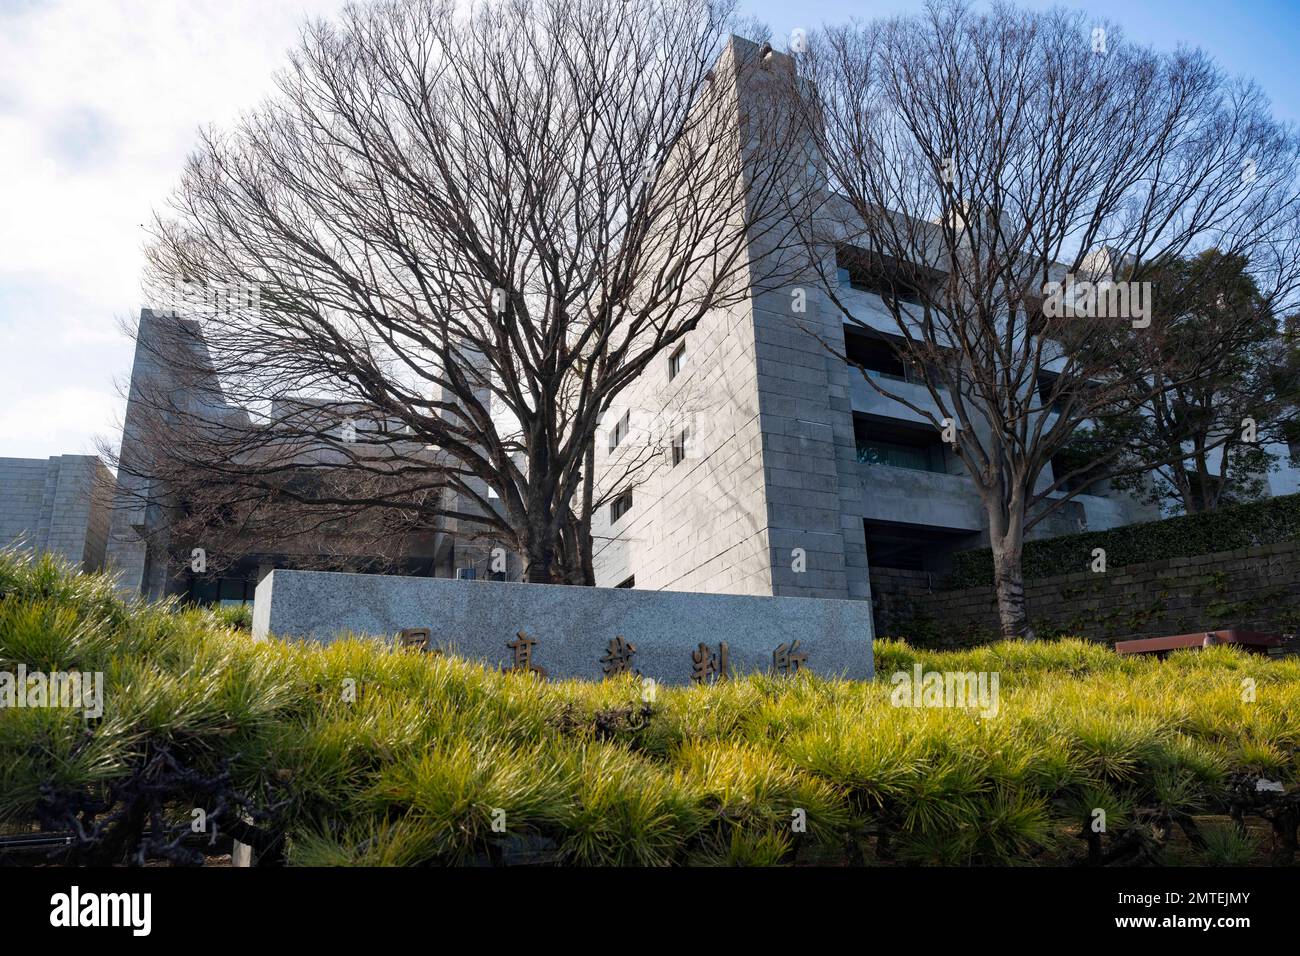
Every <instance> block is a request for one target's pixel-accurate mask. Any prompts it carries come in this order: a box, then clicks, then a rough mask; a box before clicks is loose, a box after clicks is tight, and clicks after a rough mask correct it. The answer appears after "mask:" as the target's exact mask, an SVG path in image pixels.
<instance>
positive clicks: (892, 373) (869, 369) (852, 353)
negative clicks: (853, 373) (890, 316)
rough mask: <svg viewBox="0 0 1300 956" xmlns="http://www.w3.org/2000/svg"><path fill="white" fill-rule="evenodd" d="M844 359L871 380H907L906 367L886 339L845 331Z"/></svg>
mask: <svg viewBox="0 0 1300 956" xmlns="http://www.w3.org/2000/svg"><path fill="white" fill-rule="evenodd" d="M844 357H845V358H847V359H848V360H849V361H850V362H852V363H853V364H854V365H856V366H858V367H859V368H861V369H862V370H863V371H864V372H866V373H867V374H868V375H870V376H871V377H872V378H888V379H893V380H894V381H896V382H906V381H907V380H908V374H907V366H906V365H905V364H904V363H903V360H902V359H901V358H899V355H898V351H897V350H896V349H895V348H894V346H893V345H892V344H890V342H889V340H888V339H884V338H880V337H878V336H875V335H864V334H862V333H859V332H853V331H850V330H849V329H845V330H844Z"/></svg>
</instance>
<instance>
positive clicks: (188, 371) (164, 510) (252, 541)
mask: <svg viewBox="0 0 1300 956" xmlns="http://www.w3.org/2000/svg"><path fill="white" fill-rule="evenodd" d="M176 350H181V351H180V352H177V351H176ZM169 355H181V356H182V359H183V360H182V361H178V362H172V361H169V359H168V356H169ZM182 367H183V369H184V371H183V372H182V371H179V369H180V368H182ZM204 368H207V369H208V370H209V371H210V370H211V363H210V361H208V360H207V346H206V343H205V342H204V340H203V338H202V335H201V334H200V331H199V326H198V325H197V323H194V322H192V321H189V320H186V319H183V318H177V317H175V316H169V315H163V314H158V313H155V312H154V311H152V310H150V309H144V310H142V311H141V314H140V321H139V325H138V329H137V336H136V351H135V359H134V363H133V365H132V370H131V380H130V388H129V392H128V397H127V407H126V416H125V420H124V423H123V432H122V444H121V448H120V451H119V455H118V457H119V461H120V467H119V469H118V472H119V474H118V482H117V489H116V493H115V496H114V500H113V506H112V509H111V532H110V533H109V535H108V546H107V564H108V566H109V567H110V568H112V569H113V570H114V571H115V572H116V573H117V574H119V575H120V584H121V587H122V590H123V591H124V592H126V593H131V594H141V595H143V596H145V597H147V598H150V599H156V598H159V597H163V596H166V595H177V596H181V597H184V598H187V599H190V600H194V601H197V602H199V603H204V604H208V603H221V604H244V603H251V602H252V600H253V592H254V590H255V589H256V586H257V582H258V581H259V580H261V579H262V578H263V577H265V575H266V574H267V573H268V572H270V571H271V570H274V569H276V568H308V569H311V568H322V567H324V568H327V569H331V570H354V571H366V570H383V571H388V572H390V573H400V574H411V575H420V576H425V577H460V578H481V579H484V580H489V579H498V580H510V581H516V580H519V577H520V565H519V561H518V558H517V556H515V555H513V554H509V553H505V552H502V553H501V554H500V555H493V553H492V551H493V549H492V546H491V545H490V543H484V542H482V541H472V540H468V538H467V535H466V534H465V533H464V532H463V531H462V530H461V529H460V528H458V527H457V526H456V523H455V521H454V520H451V519H445V518H440V519H437V520H436V522H435V523H434V524H432V525H431V526H430V527H428V528H427V530H424V531H419V532H417V533H413V534H410V535H407V536H406V537H405V538H403V540H402V546H403V550H402V552H401V554H400V555H398V556H397V560H396V561H385V562H383V563H382V564H380V563H379V562H378V561H377V560H376V555H375V554H374V553H373V552H369V551H367V550H366V549H365V548H364V547H363V546H362V547H359V546H358V544H357V542H356V541H355V540H353V539H352V538H350V537H349V535H348V534H347V533H346V532H347V529H346V528H342V529H340V530H339V532H338V533H331V532H330V531H328V530H312V531H310V532H308V533H303V534H298V535H292V534H285V533H284V532H283V529H277V531H276V532H274V533H268V534H262V535H259V534H258V531H257V529H256V528H252V529H250V530H249V532H248V533H247V534H245V535H241V536H240V537H239V538H238V539H237V540H236V539H222V538H221V537H220V536H219V535H218V534H215V533H214V534H213V535H212V536H210V537H209V536H206V535H203V534H200V535H199V536H198V537H193V536H191V537H189V538H186V539H185V540H180V537H179V536H178V534H177V533H176V532H175V530H174V529H175V527H176V525H177V522H176V521H175V517H176V515H175V509H176V508H178V507H184V503H183V502H175V501H172V500H171V497H170V496H169V489H167V488H161V487H156V486H152V485H151V484H150V482H149V481H146V480H145V479H142V478H141V477H140V476H141V475H152V474H156V473H157V469H155V468H152V467H151V466H150V463H149V458H150V455H151V452H152V449H151V445H152V443H154V442H156V441H157V440H158V435H159V431H158V429H157V427H156V423H155V421H154V419H155V418H156V415H157V412H158V410H159V402H158V400H157V396H159V395H166V396H167V398H168V401H169V402H175V403H176V407H177V408H183V409H186V410H188V411H190V412H193V413H195V415H196V417H200V418H202V419H205V420H209V421H222V420H224V419H233V420H236V421H237V424H238V425H239V427H241V428H245V429H250V421H249V418H248V413H247V412H245V411H244V410H242V409H237V408H235V407H233V406H231V405H230V404H229V403H228V402H227V400H226V397H225V395H224V393H223V391H222V387H221V383H220V381H219V380H218V379H217V377H216V375H215V374H204V372H203V369H204ZM196 370H198V373H197V374H196ZM290 405H291V406H292V407H288V406H290ZM313 407H314V403H313V400H311V399H306V398H303V399H292V400H287V401H286V402H282V403H281V404H280V405H277V406H274V407H273V408H272V410H271V415H270V418H271V419H272V420H273V421H274V420H281V419H284V418H285V417H292V416H311V415H312V414H313ZM322 414H330V415H333V416H334V418H333V419H332V420H331V421H329V422H325V423H322V427H323V428H326V429H334V430H335V432H338V431H341V430H343V429H349V428H350V429H352V431H353V433H354V434H355V436H356V441H357V443H358V447H361V446H363V445H365V443H366V434H367V432H368V431H370V430H372V429H373V430H376V431H381V430H385V429H386V428H388V423H384V422H373V421H368V420H367V418H366V415H365V413H364V412H362V411H357V412H356V414H355V415H349V416H348V417H346V418H344V417H340V416H339V415H338V408H337V407H333V406H331V408H330V410H329V412H328V413H322ZM250 431H251V429H250ZM336 437H337V436H336ZM399 447H400V450H401V452H402V453H403V454H404V455H409V456H412V457H415V458H419V457H421V456H426V455H427V456H428V457H429V458H430V460H431V461H432V460H433V459H434V457H435V456H436V452H434V451H433V450H430V449H425V448H423V447H422V446H419V445H418V444H417V443H415V442H411V443H409V444H402V445H401V446H399ZM279 450H283V452H284V453H283V454H279V453H278V451H279ZM254 453H255V454H259V455H262V456H265V457H266V458H267V460H268V462H272V463H274V464H275V465H277V466H278V467H283V466H285V465H286V464H292V463H302V464H304V465H311V464H319V463H320V462H322V461H324V460H325V456H328V455H330V454H332V452H331V451H329V450H328V449H312V448H309V449H307V450H306V451H305V452H304V450H303V449H302V446H301V444H299V445H296V446H295V447H294V448H293V449H292V450H284V449H279V446H277V444H276V442H275V441H274V440H272V441H269V442H267V443H265V445H264V446H263V447H261V448H258V449H257V450H256V451H255V452H254ZM308 470H309V469H307V468H304V473H306V472H307V471H308ZM480 493H481V494H482V495H484V496H485V497H486V494H487V492H486V489H485V488H484V489H481V490H480ZM455 507H456V510H459V511H461V512H463V513H469V512H470V511H471V510H472V505H470V504H469V503H466V502H457V503H455ZM196 547H197V548H203V549H204V561H203V562H201V563H200V565H201V566H203V570H195V564H194V562H193V561H192V560H191V559H190V555H191V553H192V552H193V549H194V548H196ZM223 548H224V549H228V550H230V551H232V552H233V553H236V554H237V555H238V558H237V560H234V561H232V562H225V563H220V564H219V563H218V561H217V559H219V558H220V557H221V554H220V553H219V552H220V551H221V550H222V549H223ZM209 550H210V551H211V554H209V553H208V551H209ZM209 557H211V558H212V559H213V562H212V563H213V565H214V567H213V568H207V567H206V563H207V559H208V558H209ZM502 557H503V558H504V568H505V570H504V571H502V570H500V568H501V566H502V560H501V559H502ZM494 558H495V560H494Z"/></svg>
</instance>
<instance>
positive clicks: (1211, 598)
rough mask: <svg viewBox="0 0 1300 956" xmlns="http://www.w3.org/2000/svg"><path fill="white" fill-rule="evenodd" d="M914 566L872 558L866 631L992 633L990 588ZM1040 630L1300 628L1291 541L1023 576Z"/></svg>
mask: <svg viewBox="0 0 1300 956" xmlns="http://www.w3.org/2000/svg"><path fill="white" fill-rule="evenodd" d="M934 585H935V582H933V581H931V580H930V578H929V576H928V575H927V574H926V573H924V572H917V571H898V570H893V569H889V568H873V569H872V571H871V590H872V594H873V596H874V599H875V603H874V607H873V611H874V617H875V622H876V633H877V634H878V635H880V636H882V637H902V638H906V639H907V640H908V641H909V642H912V643H916V644H920V645H923V646H932V647H960V646H967V645H970V644H977V643H982V642H984V641H988V640H993V639H996V637H997V631H998V618H997V600H996V597H995V595H994V591H993V588H991V587H979V588H968V589H965V590H960V591H941V590H936V589H935V587H934ZM1025 599H1026V602H1027V604H1028V608H1029V617H1030V620H1031V621H1032V622H1033V624H1034V627H1035V630H1036V631H1037V632H1038V633H1039V634H1040V635H1042V636H1053V635H1078V636H1081V637H1086V638H1088V639H1090V640H1096V641H1106V642H1111V641H1119V640H1129V639H1133V638H1140V637H1158V636H1161V635H1169V634H1188V633H1195V632H1197V631H1201V630H1206V631H1209V630H1218V629H1223V628H1229V627H1235V628H1241V629H1244V630H1254V631H1269V632H1280V633H1286V634H1289V633H1294V632H1295V631H1297V630H1300V541H1284V542H1279V543H1277V544H1270V545H1264V546H1262V547H1256V548H1242V549H1240V550H1237V551H1220V552H1217V553H1214V554H1202V555H1196V556H1194V557H1186V558H1172V559H1169V560H1165V561H1150V562H1146V563H1143V564H1130V565H1127V566H1125V567H1118V568H1110V569H1108V570H1107V571H1105V572H1104V573H1094V572H1092V571H1080V572H1076V573H1074V574H1065V575H1059V576H1056V577H1050V578H1039V579H1037V580H1031V581H1028V582H1026V584H1025Z"/></svg>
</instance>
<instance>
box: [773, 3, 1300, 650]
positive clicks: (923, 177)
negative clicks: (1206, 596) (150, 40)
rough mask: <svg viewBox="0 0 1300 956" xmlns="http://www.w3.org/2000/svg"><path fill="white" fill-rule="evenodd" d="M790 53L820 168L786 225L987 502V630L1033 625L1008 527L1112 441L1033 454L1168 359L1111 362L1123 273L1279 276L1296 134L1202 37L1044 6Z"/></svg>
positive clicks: (1063, 493) (1144, 329)
mask: <svg viewBox="0 0 1300 956" xmlns="http://www.w3.org/2000/svg"><path fill="white" fill-rule="evenodd" d="M796 53H797V61H798V64H799V69H800V74H801V78H802V82H801V84H800V87H799V101H800V102H802V103H804V104H805V105H806V107H807V116H808V129H809V132H810V135H811V136H812V137H813V138H814V139H815V141H816V143H817V146H818V148H819V149H820V152H821V156H822V161H823V162H824V164H825V168H826V174H827V176H828V182H827V198H826V202H825V204H824V207H823V210H822V214H821V215H820V216H818V217H817V218H816V219H815V220H814V221H813V222H812V224H811V226H810V228H809V229H808V231H807V236H806V238H807V240H808V242H809V243H810V246H811V248H812V249H814V250H816V251H817V253H818V255H819V258H818V259H817V261H818V262H819V263H820V267H819V271H820V274H821V283H820V284H821V285H822V287H823V289H824V292H825V294H826V295H827V297H828V298H829V299H830V300H831V302H833V303H834V305H835V307H836V308H838V309H840V310H842V311H843V313H844V315H845V316H846V318H848V319H850V320H853V321H857V318H860V317H861V315H862V311H861V309H862V306H863V302H862V297H861V296H855V295H854V293H853V290H852V289H851V288H850V286H858V287H860V288H863V289H868V290H874V291H875V292H877V293H879V294H880V299H879V301H880V303H881V304H880V305H879V306H876V307H875V308H877V309H878V314H880V315H882V316H883V317H884V320H885V321H886V322H887V323H888V324H889V326H890V330H889V331H890V332H891V334H892V335H893V336H895V337H896V338H897V341H898V351H899V353H900V355H901V357H902V358H903V359H904V360H905V361H906V362H907V363H908V364H909V365H911V366H912V367H913V369H914V371H915V373H916V374H915V376H914V380H915V381H918V382H920V383H922V384H923V385H924V386H925V389H926V392H928V400H927V401H920V402H918V401H917V400H916V399H915V397H914V393H913V397H909V395H908V394H905V393H904V392H903V390H900V389H897V388H891V387H890V385H889V383H888V382H882V381H881V380H880V379H878V378H875V377H868V378H867V381H868V382H869V383H870V385H871V386H872V387H874V388H875V389H876V390H877V391H879V392H880V393H882V394H884V395H886V396H888V397H890V398H892V399H894V400H895V401H898V402H900V403H901V404H903V405H905V406H907V407H909V408H911V409H912V410H913V411H915V412H916V413H917V414H919V415H922V416H923V417H925V418H926V419H928V420H929V421H930V422H931V423H933V425H934V426H935V427H936V428H941V429H945V432H946V434H947V435H948V436H949V437H950V438H951V439H952V442H953V448H954V450H955V452H956V454H957V455H958V456H959V457H960V459H961V461H962V463H963V464H964V466H965V469H966V470H967V471H968V472H969V474H970V477H971V479H972V480H973V482H974V485H975V487H976V489H977V490H978V492H979V495H980V498H981V501H982V503H983V506H984V510H985V512H986V515H987V520H988V526H989V538H990V544H991V546H992V550H993V555H994V566H995V578H996V586H997V595H998V607H999V615H1000V620H1001V629H1002V632H1003V634H1004V635H1005V636H1008V637H1032V631H1031V628H1030V627H1029V623H1028V617H1027V615H1026V611H1025V603H1024V591H1023V581H1022V573H1021V550H1022V544H1023V541H1024V538H1025V533H1026V531H1027V530H1028V529H1029V528H1031V527H1032V526H1033V525H1034V524H1035V523H1037V522H1040V521H1042V520H1043V519H1044V518H1045V517H1047V516H1048V515H1049V514H1051V513H1053V512H1054V511H1055V510H1057V509H1059V508H1060V507H1061V506H1062V505H1063V504H1064V503H1065V502H1066V501H1068V500H1069V499H1070V498H1071V497H1072V496H1073V495H1074V494H1076V493H1077V490H1070V489H1069V488H1068V487H1067V486H1068V485H1070V484H1071V482H1072V481H1073V480H1074V479H1075V478H1078V477H1080V476H1081V475H1084V474H1086V475H1087V476H1088V477H1089V478H1093V479H1095V478H1097V477H1099V476H1101V475H1104V473H1105V470H1106V469H1107V468H1108V467H1110V466H1112V465H1113V464H1114V463H1115V462H1116V460H1117V459H1118V458H1119V457H1120V455H1121V453H1122V451H1123V448H1122V447H1121V446H1118V445H1117V446H1116V447H1114V448H1111V449H1109V450H1104V451H1102V452H1101V453H1100V454H1099V455H1098V456H1097V457H1096V458H1095V459H1094V460H1092V461H1090V462H1088V463H1086V464H1085V465H1081V466H1080V467H1079V468H1078V469H1076V470H1073V471H1070V470H1066V471H1065V472H1064V473H1059V474H1056V473H1053V474H1052V475H1051V477H1050V478H1048V477H1046V476H1047V475H1048V474H1049V473H1048V472H1047V470H1046V469H1047V466H1048V465H1049V463H1050V462H1051V460H1052V458H1053V456H1054V455H1055V454H1056V453H1057V452H1058V451H1059V450H1060V449H1062V448H1063V447H1064V446H1065V445H1066V443H1067V442H1068V441H1069V440H1070V438H1071V436H1072V435H1073V434H1074V433H1075V431H1076V429H1078V428H1079V427H1080V426H1082V425H1085V424H1087V423H1089V422H1092V421H1093V420H1094V419H1095V418H1096V417H1097V416H1099V415H1114V414H1122V413H1124V412H1126V411H1134V410H1136V409H1137V408H1138V407H1140V406H1141V405H1142V404H1144V403H1146V402H1148V401H1149V400H1151V399H1152V397H1153V396H1155V395H1157V394H1159V393H1160V392H1162V391H1164V390H1166V389H1168V388H1169V387H1171V386H1172V385H1176V384H1177V381H1178V379H1175V380H1172V381H1171V380H1169V379H1167V378H1155V377H1152V376H1150V375H1145V374H1144V375H1139V376H1137V377H1136V378H1133V377H1128V376H1122V375H1119V374H1117V360H1116V356H1117V350H1125V349H1127V348H1131V346H1132V343H1133V342H1135V341H1140V340H1141V339H1142V337H1143V336H1144V335H1146V334H1148V328H1149V322H1150V316H1151V308H1152V303H1151V302H1150V301H1149V298H1147V297H1145V296H1144V293H1145V292H1146V291H1148V288H1149V287H1147V286H1144V285H1143V283H1144V282H1148V281H1150V278H1151V276H1152V275H1153V273H1154V272H1155V271H1157V270H1158V269H1159V268H1160V267H1161V266H1162V265H1163V264H1165V263H1167V262H1168V261H1170V260H1171V259H1172V258H1174V257H1177V256H1181V255H1186V254H1194V253H1196V252H1198V251H1200V250H1201V249H1203V248H1206V247H1209V246H1214V247H1216V248H1218V249H1219V250H1220V251H1221V252H1223V253H1224V254H1226V255H1233V256H1240V257H1243V258H1244V259H1245V260H1247V261H1249V262H1251V263H1252V264H1256V265H1257V266H1258V268H1259V269H1260V270H1261V271H1262V272H1268V273H1270V274H1271V276H1272V278H1270V279H1268V280H1261V287H1267V288H1271V289H1276V290H1279V291H1281V290H1286V289H1288V288H1289V289H1291V290H1294V277H1295V276H1296V274H1297V269H1296V267H1297V260H1298V256H1297V252H1298V250H1300V246H1298V245H1297V243H1296V232H1295V223H1296V221H1297V219H1300V216H1298V212H1300V200H1298V198H1297V176H1296V170H1297V144H1296V137H1295V134H1294V132H1293V131H1292V130H1290V129H1288V128H1286V127H1283V126H1281V125H1279V124H1278V123H1276V122H1274V121H1273V120H1272V119H1271V118H1270V116H1269V114H1268V111H1267V103H1266V101H1265V99H1264V97H1263V95H1262V94H1261V93H1260V91H1259V90H1258V89H1257V88H1255V87H1254V86H1253V85H1250V84H1248V83H1243V82H1236V81H1231V80H1229V79H1228V78H1226V77H1225V76H1224V75H1223V74H1222V73H1221V71H1220V70H1219V69H1218V68H1216V66H1215V65H1214V64H1213V62H1212V61H1211V60H1210V59H1209V58H1208V57H1207V56H1206V55H1204V54H1202V53H1200V52H1197V51H1188V50H1180V51H1178V52H1175V53H1172V54H1160V53H1157V52H1154V51H1152V50H1150V49H1147V48H1143V47H1140V46H1136V45H1133V44H1130V43H1127V42H1125V41H1124V39H1123V37H1122V35H1121V34H1120V32H1119V30H1118V29H1116V28H1114V27H1113V26H1109V25H1102V26H1097V27H1093V26H1092V25H1091V24H1090V23H1088V22H1087V21H1085V19H1084V18H1083V16H1082V15H1079V14H1071V13H1067V12H1063V11H1059V10H1058V11H1053V12H1048V13H1035V12H1025V11H1020V10H1017V9H1015V8H1013V7H1010V6H1005V5H995V6H993V7H992V9H991V10H989V11H988V12H987V13H977V12H975V11H973V10H971V9H970V8H969V7H968V6H967V5H966V4H964V3H961V2H945V3H936V4H934V5H932V6H931V7H930V8H929V9H928V10H927V12H926V13H925V14H922V15H920V16H917V17H909V18H901V19H892V20H887V21H882V22H875V23H871V24H868V25H865V26H856V25H855V26H852V27H847V28H835V29H830V30H827V31H825V32H824V33H821V34H820V35H817V36H814V37H812V38H810V43H809V44H808V48H807V50H806V51H805V52H803V53H798V52H797V51H796ZM830 249H836V250H837V252H838V255H837V256H831V255H830V254H829V253H828V250H830ZM833 259H838V262H834V261H832V260H833ZM837 265H838V266H839V267H841V268H843V269H844V270H845V272H847V273H848V274H849V276H850V281H849V282H841V281H840V276H839V275H838V274H837V272H836V266H837ZM1076 280H1077V284H1076ZM1154 308H1155V309H1157V310H1158V309H1159V308H1160V303H1159V302H1156V303H1154ZM855 317H856V318H855ZM1220 334H1228V330H1220ZM1135 381H1137V382H1142V383H1144V385H1145V387H1143V388H1133V387H1132V385H1133V382H1135ZM1175 447H1177V442H1176V441H1175ZM1085 560H1086V559H1085V558H1083V557H1081V567H1083V566H1084V561H1085Z"/></svg>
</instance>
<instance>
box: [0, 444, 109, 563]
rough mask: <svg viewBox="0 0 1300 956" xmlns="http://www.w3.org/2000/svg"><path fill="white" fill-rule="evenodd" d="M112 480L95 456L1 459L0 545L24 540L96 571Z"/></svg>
mask: <svg viewBox="0 0 1300 956" xmlns="http://www.w3.org/2000/svg"><path fill="white" fill-rule="evenodd" d="M111 481H112V475H111V474H110V472H109V471H108V469H107V468H106V467H104V463H103V462H101V461H100V460H99V458H98V457H96V456H94V455H55V456H53V457H51V458H49V459H41V458H0V547H5V546H8V545H11V544H15V543H19V542H21V543H22V544H23V545H24V546H25V547H27V548H30V549H32V550H33V551H36V552H52V553H55V554H59V555H62V556H63V557H64V558H66V559H67V560H68V561H71V562H72V563H73V564H76V565H79V566H80V567H81V568H82V569H83V570H86V571H98V570H99V569H100V568H102V567H103V566H104V549H105V545H106V544H107V541H108V526H109V501H108V493H109V489H110V488H111Z"/></svg>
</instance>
